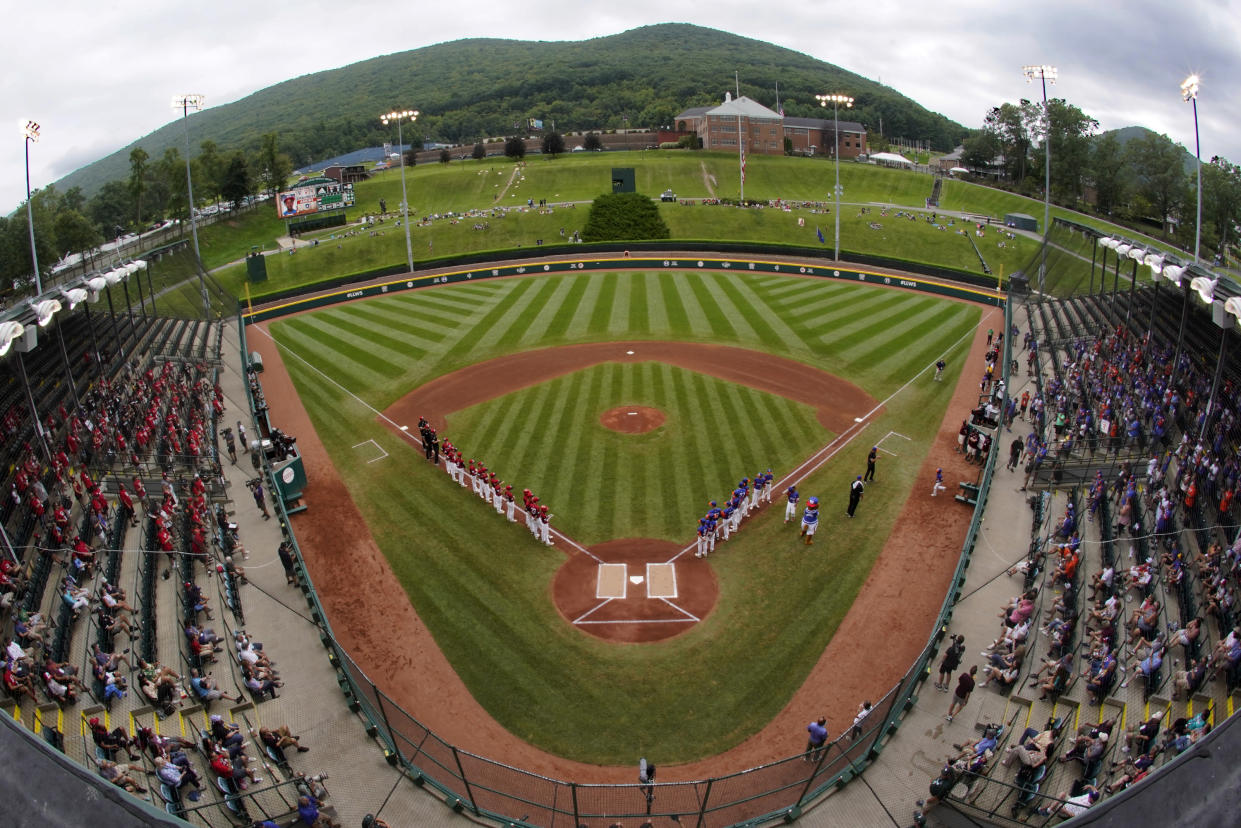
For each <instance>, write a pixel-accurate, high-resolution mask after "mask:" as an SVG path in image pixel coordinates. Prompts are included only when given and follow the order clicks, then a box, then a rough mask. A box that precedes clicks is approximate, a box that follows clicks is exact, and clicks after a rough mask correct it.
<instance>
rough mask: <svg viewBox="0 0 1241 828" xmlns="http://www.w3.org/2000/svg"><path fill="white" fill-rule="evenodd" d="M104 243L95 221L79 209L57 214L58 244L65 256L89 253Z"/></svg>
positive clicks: (59, 250)
mask: <svg viewBox="0 0 1241 828" xmlns="http://www.w3.org/2000/svg"><path fill="white" fill-rule="evenodd" d="M102 243H103V234H102V233H100V232H99V228H98V227H96V226H95V223H94V222H92V221H91V220H90V219H88V218H87V217H86V216H85V215H83V214H82V213H81V212H79V211H77V210H61V211H59V212H58V213H57V214H56V246H57V248H58V252H59V254H60V256H61V258H63V257H64V256H65V255H66V254H68V253H89V252H90V251H92V250H94V249H95V248H96V247H98V246H99V245H100V244H102Z"/></svg>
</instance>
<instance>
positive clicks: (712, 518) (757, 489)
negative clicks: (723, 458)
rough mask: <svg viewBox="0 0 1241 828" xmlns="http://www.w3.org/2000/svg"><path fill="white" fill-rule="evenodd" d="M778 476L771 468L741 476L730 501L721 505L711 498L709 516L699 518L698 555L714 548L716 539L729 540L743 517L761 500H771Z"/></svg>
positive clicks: (704, 554) (702, 554) (754, 508)
mask: <svg viewBox="0 0 1241 828" xmlns="http://www.w3.org/2000/svg"><path fill="white" fill-rule="evenodd" d="M774 484H775V477H774V476H773V475H772V473H771V469H768V470H767V471H765V472H759V473H758V474H756V475H754V478H753V480H751V479H750V478H749V477H743V478H741V481H740V482H739V483H737V488H735V489H733V491H732V493H731V494H730V495H729V497H728V500H726V501H725V502H724V506H723V507H721V506H720V505H719V504H718V503H716V501H714V500H712V501H711V502H710V503H709V504H708V506H709V508H708V509H707V513H706V515H704V516H703V517H700V518H699V519H698V549H697V551H695V552H694V557H695V558H705V557H707V555H709V554H711V553H712V552H714V551H715V542H716V541H717V540H718V541H720V542H723V541H726V540H728V538H729V537H730V536H731V535H734V534H736V533H737V532H738V531H740V529H741V521H742V519H743V518H744V517H745V516H746V515H748V514H750V512H753V511H756V510H757V509H758V507H759V504H760V503H770V502H771V490H772V488H773V486H774Z"/></svg>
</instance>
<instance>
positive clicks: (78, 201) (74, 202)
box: [57, 187, 86, 212]
mask: <svg viewBox="0 0 1241 828" xmlns="http://www.w3.org/2000/svg"><path fill="white" fill-rule="evenodd" d="M85 208H86V196H84V195H83V194H82V188H81V187H70V188H69V189H67V190H65V192H64V195H62V196H61V197H60V206H59V207H58V208H57V209H58V210H77V211H79V212H81V211H82V210H84V209H85Z"/></svg>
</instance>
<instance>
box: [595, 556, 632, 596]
mask: <svg viewBox="0 0 1241 828" xmlns="http://www.w3.org/2000/svg"><path fill="white" fill-rule="evenodd" d="M628 571H629V569H628V567H626V566H625V564H623V563H601V564H599V570H598V575H597V576H596V578H595V597H596V598H607V599H608V600H611V599H613V598H624V597H625V596H626V595H628V589H629V585H628V584H627V583H625V575H626V574H627V573H628Z"/></svg>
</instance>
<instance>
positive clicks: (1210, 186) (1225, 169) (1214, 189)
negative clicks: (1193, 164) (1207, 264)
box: [1202, 155, 1241, 250]
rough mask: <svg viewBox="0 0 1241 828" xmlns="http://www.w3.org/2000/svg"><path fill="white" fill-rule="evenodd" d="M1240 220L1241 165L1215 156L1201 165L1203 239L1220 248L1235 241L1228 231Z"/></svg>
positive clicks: (1240, 221)
mask: <svg viewBox="0 0 1241 828" xmlns="http://www.w3.org/2000/svg"><path fill="white" fill-rule="evenodd" d="M1239 223H1241V167H1238V166H1237V165H1236V164H1233V163H1232V162H1231V161H1229V160H1228V159H1227V158H1221V157H1219V156H1218V155H1217V156H1215V157H1214V158H1212V159H1211V163H1209V164H1203V165H1202V230H1203V236H1204V240H1205V239H1207V238H1209V239H1210V242H1211V246H1212V247H1214V248H1216V249H1217V250H1222V249H1223V248H1224V246H1225V245H1227V244H1229V243H1231V242H1233V241H1235V239H1230V238H1229V236H1230V235H1231V232H1230V231H1231V230H1232V228H1233V227H1235V226H1237V224H1239Z"/></svg>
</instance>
